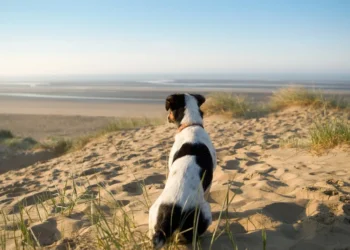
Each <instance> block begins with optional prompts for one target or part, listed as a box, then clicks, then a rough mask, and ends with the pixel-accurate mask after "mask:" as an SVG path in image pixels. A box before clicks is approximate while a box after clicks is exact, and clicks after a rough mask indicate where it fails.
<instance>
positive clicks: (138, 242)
mask: <svg viewBox="0 0 350 250" xmlns="http://www.w3.org/2000/svg"><path fill="white" fill-rule="evenodd" d="M6 88H7V89H6V92H5V91H4V88H3V89H2V91H3V92H2V93H17V94H16V95H13V96H10V95H6V96H5V95H3V96H1V97H0V129H8V130H11V132H13V133H14V134H15V135H16V136H20V137H32V138H34V139H36V140H38V141H43V140H45V139H47V138H49V137H58V138H71V139H74V138H79V137H82V136H86V135H91V134H94V133H97V132H98V131H100V130H102V129H103V128H105V127H106V126H107V125H108V124H109V123H111V122H114V121H116V120H118V119H125V118H132V117H134V118H137V117H139V118H140V117H147V118H149V119H159V118H160V119H164V123H163V124H160V125H157V126H146V127H140V128H128V129H121V130H118V131H115V132H113V131H112V132H109V133H103V134H101V135H100V136H96V137H92V139H90V140H89V141H87V144H84V145H83V146H82V147H81V148H79V149H78V150H74V151H69V152H67V153H65V154H63V155H61V156H57V155H55V154H53V153H52V152H50V151H49V150H48V149H44V150H43V149H40V150H37V149H35V150H34V151H30V152H27V151H21V152H15V153H9V152H8V151H7V149H6V148H1V147H0V157H1V158H0V159H1V162H0V168H1V171H0V210H1V211H2V214H4V215H5V216H2V217H1V219H0V234H1V235H2V237H3V239H5V238H6V249H16V245H18V244H20V243H19V242H20V241H21V239H23V235H24V234H25V232H26V231H25V232H24V231H23V230H22V231H21V225H25V227H24V228H27V229H28V230H29V231H28V235H29V236H28V237H29V238H28V239H26V240H25V242H27V244H31V245H35V246H39V245H40V247H42V248H43V249H106V248H108V247H110V246H113V247H115V248H118V247H116V246H117V245H114V244H116V242H115V241H117V242H118V244H120V245H121V246H123V249H135V247H136V246H137V247H138V248H139V249H151V245H150V240H149V239H148V238H147V230H148V209H149V206H150V205H151V204H152V203H153V202H154V201H155V199H156V198H157V197H158V196H159V194H160V192H161V191H162V189H163V188H164V184H165V182H166V179H167V173H168V169H167V159H168V155H169V152H170V148H171V146H172V144H173V142H174V135H175V134H176V128H175V127H174V126H172V125H170V124H166V112H165V109H164V98H165V97H166V96H167V95H168V94H170V93H172V91H176V92H180V91H182V89H177V90H176V89H171V88H169V89H164V88H162V89H151V90H146V89H143V90H142V89H140V88H137V91H136V90H135V89H128V90H126V89H123V90H122V91H121V92H118V91H117V90H116V89H115V87H113V88H111V87H108V89H107V90H106V89H104V88H101V89H99V91H96V89H95V88H93V90H91V89H89V90H86V89H84V90H82V89H78V90H77V89H76V90H73V89H72V88H71V87H69V88H67V89H57V88H56V89H54V90H53V89H52V88H50V89H49V90H48V89H47V88H46V87H44V88H38V89H36V88H32V87H30V88H28V87H27V88H26V91H25V92H23V87H22V89H16V88H12V89H10V88H8V87H6ZM141 90H142V91H141ZM186 90H190V91H198V88H194V89H186ZM217 90H218V89H217ZM225 91H227V90H225ZM225 91H224V92H225ZM240 91H241V90H240ZM240 91H238V90H237V89H235V92H234V93H235V94H241V95H246V96H248V99H249V100H254V101H255V102H258V103H259V102H261V101H264V100H267V99H268V98H269V97H270V96H271V94H272V93H273V90H271V89H267V90H265V91H261V90H257V89H252V90H251V91H245V92H244V91H243V92H240ZM199 92H200V93H203V94H207V93H209V92H206V91H202V92H201V91H199ZM18 93H22V94H21V95H18ZM23 93H24V94H26V95H24V94H23ZM33 93H34V94H35V95H34V96H33V95H32V94H33ZM332 94H334V92H333V93H332V92H331V93H328V95H332ZM347 94H348V93H347V92H346V91H345V92H344V93H343V95H342V97H343V98H345V99H347V100H348V95H347ZM40 95H41V96H40ZM50 95H51V96H50ZM95 97H98V98H95ZM122 98H124V99H122ZM349 117H350V114H349V112H348V110H338V109H320V108H313V107H303V106H296V107H290V108H287V109H283V110H279V111H276V112H271V113H267V114H262V115H261V116H256V117H241V118H232V117H227V116H215V115H214V116H205V119H204V128H205V130H206V131H207V132H208V133H209V135H210V137H211V139H212V141H213V144H214V146H215V149H216V152H217V168H216V170H215V172H214V177H213V183H212V186H211V191H210V195H209V199H208V201H209V203H210V206H211V211H212V215H213V223H212V225H211V226H210V227H209V228H208V230H207V232H205V234H204V235H203V236H202V237H201V239H200V244H201V247H202V249H210V248H212V249H232V247H233V245H235V246H237V248H238V249H253V250H254V249H263V245H264V244H266V249H276V250H279V249H311V250H312V249H315V250H316V249H317V250H318V249H332V250H333V249H347V248H349V247H350V241H349V235H350V226H349V225H350V196H349V194H350V178H349V176H350V169H349V167H348V162H349V161H350V154H349V152H350V148H349V146H347V145H339V146H337V147H335V148H331V149H328V150H325V151H323V152H322V153H317V152H314V151H312V150H309V149H307V148H303V147H293V146H290V145H289V144H290V142H293V140H294V139H295V138H299V139H300V140H301V141H304V140H308V137H309V130H310V129H311V128H312V126H313V125H314V123H315V122H316V121H324V122H326V121H329V120H337V119H338V120H343V121H348V120H349ZM125 228H128V230H127V231H123V230H125ZM22 229H23V228H22ZM106 230H107V231H108V234H106V233H107V231H106ZM264 234H265V235H266V237H265V236H263V235H264ZM31 235H32V236H31ZM113 235H115V236H113ZM213 239H215V240H213ZM170 249H172V248H170ZM174 249H193V247H192V246H191V245H190V244H189V245H176V246H174Z"/></svg>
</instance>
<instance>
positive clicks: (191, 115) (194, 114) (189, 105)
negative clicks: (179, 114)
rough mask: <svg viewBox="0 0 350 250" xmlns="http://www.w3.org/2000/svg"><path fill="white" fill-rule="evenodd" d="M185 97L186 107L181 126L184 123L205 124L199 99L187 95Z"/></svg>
mask: <svg viewBox="0 0 350 250" xmlns="http://www.w3.org/2000/svg"><path fill="white" fill-rule="evenodd" d="M185 98H186V108H185V111H184V116H183V118H182V120H181V122H180V124H179V127H180V126H182V124H203V118H202V115H201V111H200V109H199V107H198V104H197V101H196V100H195V99H194V98H193V97H192V98H191V97H188V96H185Z"/></svg>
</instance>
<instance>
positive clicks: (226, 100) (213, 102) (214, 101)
mask: <svg viewBox="0 0 350 250" xmlns="http://www.w3.org/2000/svg"><path fill="white" fill-rule="evenodd" d="M250 108H251V103H250V102H249V101H248V99H247V97H245V96H239V95H234V94H229V93H212V94H210V95H209V96H208V97H207V101H206V102H205V103H204V104H203V106H202V110H203V111H204V113H205V114H206V115H213V114H220V115H225V116H230V117H243V116H245V115H246V114H247V113H248V112H249V110H250Z"/></svg>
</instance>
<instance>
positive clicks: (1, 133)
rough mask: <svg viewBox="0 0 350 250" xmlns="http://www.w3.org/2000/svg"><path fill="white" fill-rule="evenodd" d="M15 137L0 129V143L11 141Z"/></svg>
mask: <svg viewBox="0 0 350 250" xmlns="http://www.w3.org/2000/svg"><path fill="white" fill-rule="evenodd" d="M14 137H15V136H14V135H13V134H12V132H11V131H10V130H7V129H0V141H2V140H6V139H12V138H14Z"/></svg>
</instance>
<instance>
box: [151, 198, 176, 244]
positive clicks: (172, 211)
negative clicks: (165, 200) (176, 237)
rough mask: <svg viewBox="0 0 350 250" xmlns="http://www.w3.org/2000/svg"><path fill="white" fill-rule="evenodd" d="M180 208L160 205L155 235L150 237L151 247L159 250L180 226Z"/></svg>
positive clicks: (172, 205) (171, 205)
mask: <svg viewBox="0 0 350 250" xmlns="http://www.w3.org/2000/svg"><path fill="white" fill-rule="evenodd" d="M181 210H182V209H181V207H180V206H178V205H175V204H161V205H160V206H159V209H158V216H157V223H156V226H155V228H154V229H155V233H154V235H153V237H152V243H153V247H154V248H155V249H160V248H161V247H163V246H164V244H165V243H166V241H167V239H169V238H170V237H171V236H172V235H173V233H174V232H175V231H176V230H177V229H178V227H179V226H180V221H181Z"/></svg>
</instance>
